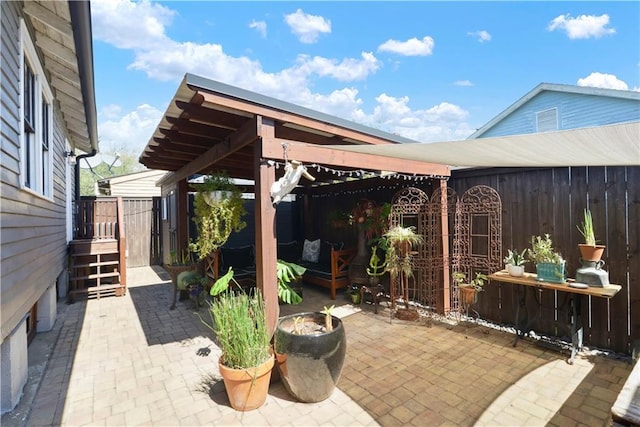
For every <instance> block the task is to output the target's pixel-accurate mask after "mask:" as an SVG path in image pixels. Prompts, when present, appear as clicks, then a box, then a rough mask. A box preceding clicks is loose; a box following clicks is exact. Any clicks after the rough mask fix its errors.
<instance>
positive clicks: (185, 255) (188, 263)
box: [164, 242, 203, 310]
mask: <svg viewBox="0 0 640 427" xmlns="http://www.w3.org/2000/svg"><path fill="white" fill-rule="evenodd" d="M195 252H196V247H195V243H194V242H189V248H188V249H185V250H183V251H181V252H180V254H179V255H178V252H177V251H171V252H170V261H169V264H165V265H164V268H165V270H167V273H169V276H171V286H172V287H173V302H172V303H171V307H169V309H170V310H174V309H175V308H176V299H177V295H178V291H180V293H181V295H180V300H181V301H182V300H186V299H189V296H188V295H187V293H186V292H184V294H183V292H182V291H181V290H180V289H178V276H179V275H180V273H184V272H185V271H195V272H198V273H202V272H203V266H202V263H201V262H198V261H196V259H195V258H196V257H195V255H194V253H195Z"/></svg>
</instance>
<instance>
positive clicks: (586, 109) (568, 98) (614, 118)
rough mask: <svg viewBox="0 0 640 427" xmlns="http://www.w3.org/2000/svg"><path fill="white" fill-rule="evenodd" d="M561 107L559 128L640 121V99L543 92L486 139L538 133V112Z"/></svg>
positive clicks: (487, 134) (486, 135) (494, 127)
mask: <svg viewBox="0 0 640 427" xmlns="http://www.w3.org/2000/svg"><path fill="white" fill-rule="evenodd" d="M551 108H557V109H558V130H567V129H577V128H583V127H591V126H604V125H609V124H614V123H623V122H629V121H635V120H640V102H639V101H637V100H632V99H622V98H612V97H608V96H595V95H582V94H572V93H565V92H550V91H545V92H541V93H540V94H538V95H537V96H535V97H533V98H532V99H531V100H530V101H529V102H526V103H525V104H523V105H522V106H521V107H520V108H518V109H517V110H516V111H514V112H513V113H511V114H510V115H509V116H507V117H505V118H504V119H502V120H501V121H500V122H498V123H496V124H495V125H494V126H493V127H492V128H491V129H488V130H487V131H486V132H485V133H484V134H482V138H487V137H492V136H504V135H516V134H529V133H535V132H537V127H536V113H538V112H540V111H545V110H548V109H551Z"/></svg>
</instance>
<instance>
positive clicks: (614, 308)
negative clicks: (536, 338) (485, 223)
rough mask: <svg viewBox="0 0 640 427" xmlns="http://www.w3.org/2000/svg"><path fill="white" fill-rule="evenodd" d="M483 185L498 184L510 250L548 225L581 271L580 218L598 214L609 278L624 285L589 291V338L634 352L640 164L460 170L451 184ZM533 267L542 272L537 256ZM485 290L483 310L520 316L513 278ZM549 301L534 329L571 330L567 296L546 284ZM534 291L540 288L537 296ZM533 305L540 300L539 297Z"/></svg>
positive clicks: (639, 296)
mask: <svg viewBox="0 0 640 427" xmlns="http://www.w3.org/2000/svg"><path fill="white" fill-rule="evenodd" d="M476 185H487V186H490V187H492V188H494V189H495V190H496V191H497V192H498V194H499V195H500V198H501V200H502V236H503V244H502V253H503V254H505V253H506V251H507V249H509V248H517V249H519V250H522V249H524V248H526V247H530V241H531V236H537V235H541V236H542V235H544V234H545V233H548V234H549V235H550V236H551V238H552V240H553V243H554V247H555V248H556V249H557V250H558V251H559V252H560V253H561V254H562V255H563V256H564V258H565V259H566V260H567V272H568V275H569V276H570V277H574V276H575V272H576V269H577V268H578V267H579V266H580V262H579V258H580V253H579V251H578V243H581V239H582V237H581V236H580V234H579V232H578V230H577V227H576V225H578V224H580V222H581V220H582V216H583V211H584V209H585V208H587V207H588V208H589V209H590V210H591V213H592V215H593V220H594V228H595V232H596V238H597V239H598V241H599V243H601V244H604V245H606V246H607V248H606V251H605V255H604V257H603V259H604V260H605V262H606V264H605V266H604V269H605V270H607V271H608V272H609V281H610V282H611V283H616V284H619V285H621V286H622V290H621V291H620V292H619V293H618V294H617V295H616V296H615V297H614V298H612V299H610V300H607V299H603V298H589V300H588V301H586V302H585V303H584V304H583V305H582V322H583V327H584V343H585V345H587V346H593V347H598V348H606V349H611V350H614V351H617V352H622V353H626V354H631V351H632V350H633V347H634V343H637V341H638V340H639V339H640V167H635V166H634V167H571V168H550V169H500V168H496V169H482V170H460V171H454V173H453V174H452V177H451V179H450V180H449V186H450V187H452V188H453V189H454V190H455V192H456V193H458V194H462V193H464V192H465V191H466V190H467V189H469V188H471V187H473V186H476ZM527 271H529V272H535V266H534V265H532V264H531V263H529V264H528V265H527ZM485 289H486V291H485V292H483V294H482V295H481V296H480V298H479V302H478V307H477V309H478V311H479V312H480V315H481V316H482V317H483V318H485V319H487V320H490V321H494V322H497V323H503V324H513V323H514V321H515V308H516V304H517V303H518V301H517V299H516V298H515V297H514V294H513V288H512V286H510V285H503V284H499V283H492V284H490V285H487V286H485ZM540 297H541V298H542V300H541V302H542V306H543V307H546V309H544V310H543V312H542V313H541V316H540V319H539V321H538V323H537V324H536V325H534V330H535V331H536V332H540V333H542V334H546V335H553V336H561V337H564V336H566V335H565V333H564V331H562V330H560V329H559V327H558V325H559V324H560V323H563V321H564V319H561V318H560V317H559V316H563V315H564V313H563V311H561V310H560V308H561V307H559V305H560V304H561V301H562V296H559V295H557V292H554V291H543V292H542V293H541V295H540ZM530 298H533V296H530ZM527 306H529V307H535V306H536V302H535V301H528V304H527Z"/></svg>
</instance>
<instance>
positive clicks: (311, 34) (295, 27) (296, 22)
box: [284, 9, 331, 44]
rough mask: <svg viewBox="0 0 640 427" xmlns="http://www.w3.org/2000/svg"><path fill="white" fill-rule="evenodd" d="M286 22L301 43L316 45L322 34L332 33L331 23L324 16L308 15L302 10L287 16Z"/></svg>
mask: <svg viewBox="0 0 640 427" xmlns="http://www.w3.org/2000/svg"><path fill="white" fill-rule="evenodd" d="M284 21H285V22H286V23H287V25H288V26H289V28H291V32H292V33H293V34H295V35H296V37H298V39H299V40H300V42H301V43H307V44H309V43H315V42H317V41H318V38H319V37H320V34H322V33H331V21H329V20H327V19H325V18H323V17H322V16H317V15H308V14H306V13H304V12H303V11H302V9H298V10H296V11H295V12H294V13H290V14H289V15H285V17H284Z"/></svg>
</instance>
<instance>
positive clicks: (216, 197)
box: [202, 190, 233, 206]
mask: <svg viewBox="0 0 640 427" xmlns="http://www.w3.org/2000/svg"><path fill="white" fill-rule="evenodd" d="M202 196H203V197H204V200H205V202H207V204H208V205H209V206H215V205H216V204H217V203H220V202H222V201H223V200H225V199H229V198H231V197H232V196H233V192H232V191H222V190H217V191H209V192H203V193H202Z"/></svg>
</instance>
